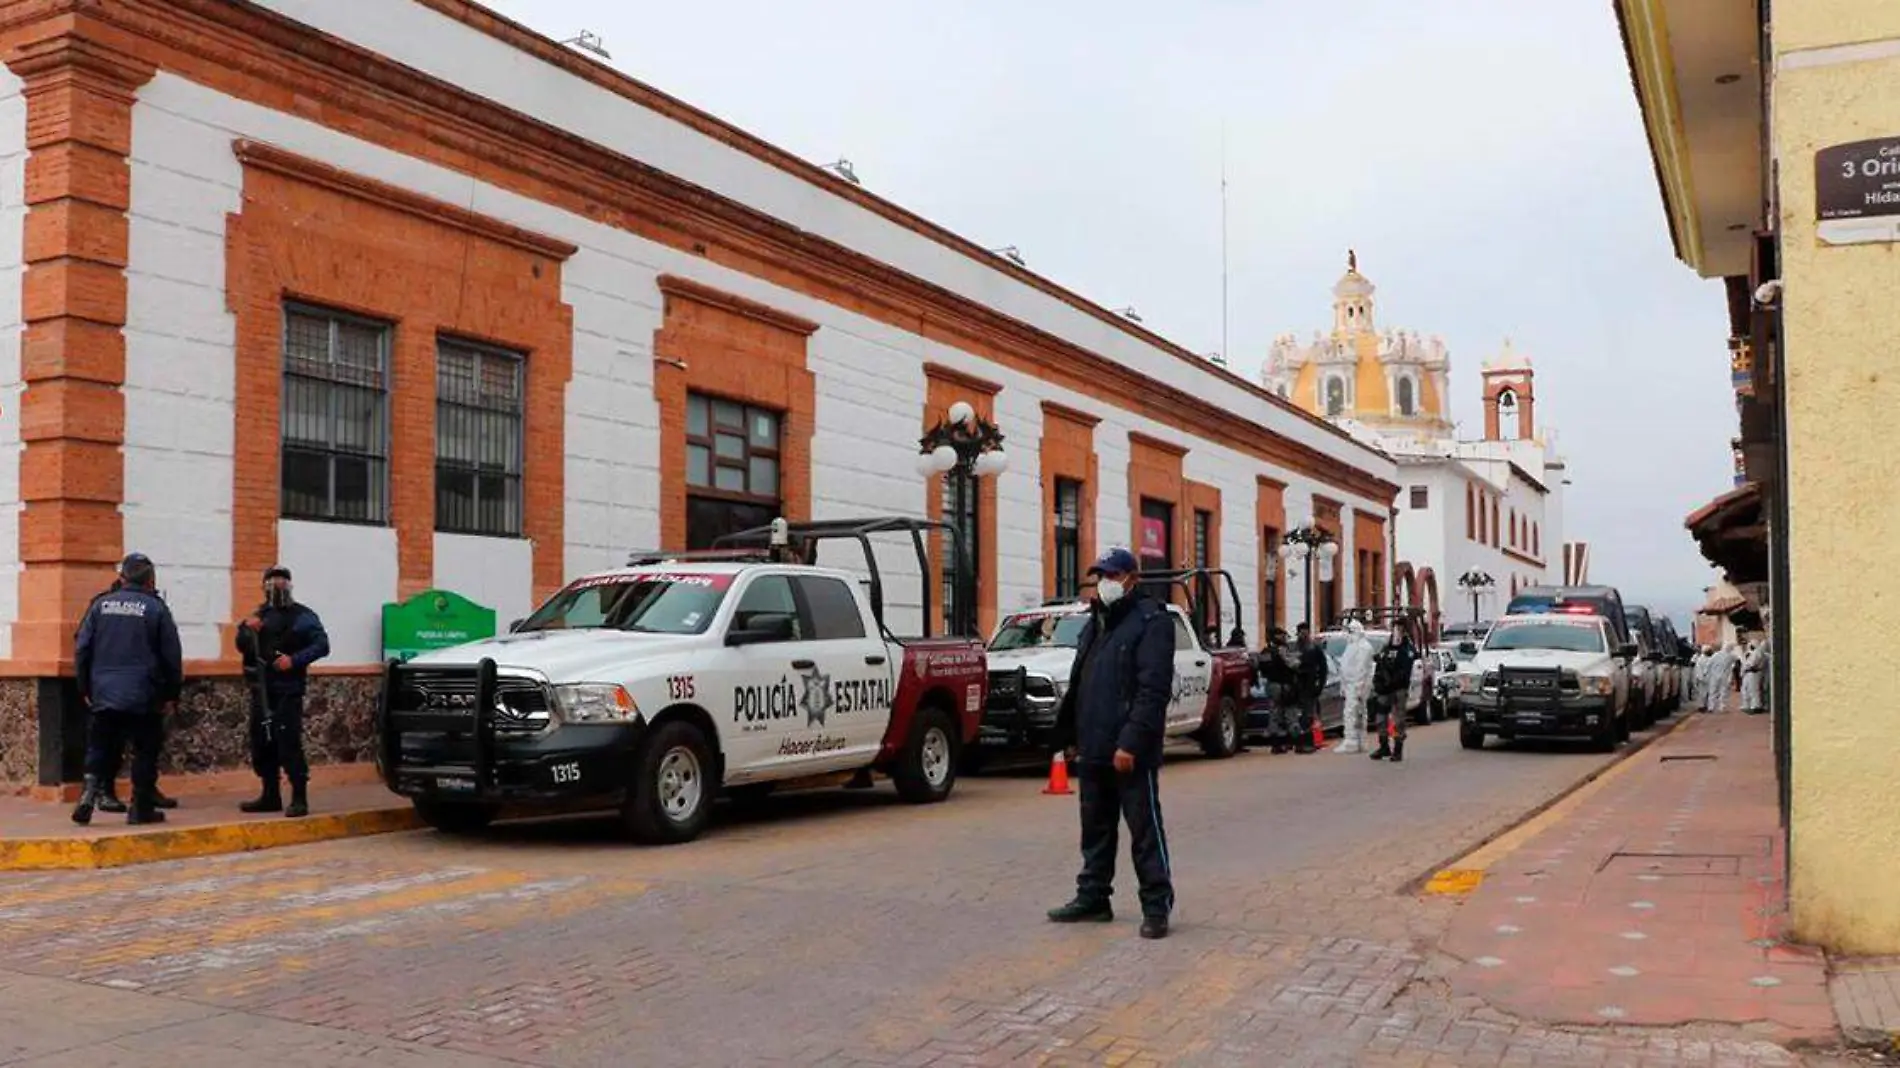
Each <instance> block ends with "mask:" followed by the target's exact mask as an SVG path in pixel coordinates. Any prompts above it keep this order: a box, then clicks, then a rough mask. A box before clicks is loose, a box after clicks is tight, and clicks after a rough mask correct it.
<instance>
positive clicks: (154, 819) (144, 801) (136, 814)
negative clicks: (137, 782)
mask: <svg viewBox="0 0 1900 1068" xmlns="http://www.w3.org/2000/svg"><path fill="white" fill-rule="evenodd" d="M125 822H127V823H130V824H140V823H164V822H165V814H164V813H163V812H160V811H159V810H158V806H157V805H156V804H154V803H153V802H152V796H151V795H150V794H140V793H134V794H133V795H132V808H131V811H129V812H127V813H126V815H125Z"/></svg>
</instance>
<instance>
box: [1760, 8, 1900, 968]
mask: <svg viewBox="0 0 1900 1068" xmlns="http://www.w3.org/2000/svg"><path fill="white" fill-rule="evenodd" d="M1775 18H1776V22H1775V27H1774V34H1775V49H1776V51H1777V53H1778V57H1779V56H1785V55H1786V54H1787V53H1788V52H1789V51H1792V50H1795V49H1811V48H1816V47H1827V46H1830V45H1835V44H1846V43H1862V42H1867V41H1869V40H1870V39H1871V38H1872V36H1873V35H1876V34H1878V35H1883V36H1885V37H1887V38H1889V39H1892V40H1894V41H1896V42H1900V0H1803V2H1801V3H1794V4H1779V5H1776V9H1775ZM1816 58H1821V57H1817V56H1816V55H1814V54H1812V53H1811V54H1809V55H1808V56H1805V57H1802V58H1801V61H1799V62H1797V63H1796V64H1795V65H1788V64H1785V63H1779V62H1778V63H1777V73H1776V75H1775V90H1774V126H1775V129H1774V132H1773V136H1774V138H1775V149H1776V156H1777V158H1778V159H1779V160H1780V197H1781V219H1780V224H1781V255H1782V278H1783V283H1784V287H1785V288H1784V292H1783V298H1782V299H1783V307H1784V328H1785V339H1786V357H1785V358H1786V368H1787V378H1786V382H1787V425H1786V427H1785V428H1784V433H1785V435H1786V441H1787V447H1788V463H1789V477H1788V487H1787V494H1788V505H1789V512H1790V516H1789V524H1788V530H1789V542H1788V551H1789V565H1790V569H1791V573H1792V575H1793V580H1792V583H1791V587H1792V588H1791V589H1790V590H1789V591H1788V597H1787V603H1786V604H1785V605H1783V606H1781V609H1780V610H1781V611H1783V612H1785V613H1787V616H1786V618H1787V621H1788V624H1789V631H1790V633H1791V642H1792V645H1793V648H1792V649H1791V650H1789V652H1790V654H1791V655H1790V657H1789V666H1790V668H1791V670H1792V673H1793V674H1792V679H1791V683H1790V692H1789V694H1788V697H1789V707H1790V709H1791V721H1792V729H1793V745H1792V759H1793V776H1792V787H1793V805H1792V811H1791V814H1790V818H1791V821H1792V825H1791V827H1790V842H1791V857H1790V860H1791V871H1790V881H1789V905H1790V908H1791V911H1792V920H1793V923H1794V933H1795V936H1796V937H1797V938H1799V939H1800V940H1801V941H1804V942H1813V943H1819V944H1822V945H1825V946H1828V947H1829V948H1831V949H1833V950H1836V951H1840V952H1847V953H1857V954H1895V953H1900V756H1896V753H1900V747H1897V745H1896V738H1897V737H1900V711H1897V710H1896V705H1897V703H1900V657H1896V656H1894V655H1893V650H1895V649H1900V604H1897V603H1896V602H1895V599H1894V597H1893V596H1892V592H1891V591H1890V590H1888V589H1887V588H1886V587H1885V584H1884V583H1879V582H1875V583H1869V582H1868V577H1869V576H1892V575H1893V574H1895V573H1896V571H1897V570H1900V540H1897V539H1896V537H1895V535H1896V532H1900V484H1896V482H1895V480H1894V477H1893V461H1892V456H1893V449H1892V444H1891V443H1892V428H1893V415H1894V413H1895V412H1896V411H1900V245H1896V244H1874V245H1854V246H1847V247H1831V246H1827V245H1822V244H1819V243H1818V242H1817V240H1816V238H1815V189H1814V155H1815V152H1816V150H1817V149H1821V148H1825V147H1827V146H1829V145H1834V144H1839V143H1842V142H1847V141H1857V140H1864V139H1867V138H1873V137H1883V136H1900V50H1894V54H1892V55H1890V56H1888V57H1887V58H1880V59H1873V60H1869V61H1863V62H1848V63H1830V64H1827V65H1807V64H1811V63H1812V62H1813V60H1815V59H1816Z"/></svg>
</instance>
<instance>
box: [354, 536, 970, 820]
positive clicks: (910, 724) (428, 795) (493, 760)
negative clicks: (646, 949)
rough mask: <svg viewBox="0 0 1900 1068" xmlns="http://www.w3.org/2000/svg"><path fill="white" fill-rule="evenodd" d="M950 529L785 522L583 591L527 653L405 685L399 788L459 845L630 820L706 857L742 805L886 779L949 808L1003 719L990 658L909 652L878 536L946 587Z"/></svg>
mask: <svg viewBox="0 0 1900 1068" xmlns="http://www.w3.org/2000/svg"><path fill="white" fill-rule="evenodd" d="M943 529H948V528H947V527H946V525H944V524H937V523H929V522H925V521H921V520H908V519H872V520H861V521H833V522H827V523H802V524H789V525H788V524H786V523H784V521H782V520H781V521H779V522H778V523H775V524H773V526H772V527H771V528H769V530H761V531H751V532H747V533H745V534H740V535H734V536H733V537H732V538H731V539H728V541H729V543H730V544H733V545H735V546H739V547H738V548H734V549H731V550H727V551H720V552H710V553H689V554H671V555H669V554H650V555H645V556H642V555H636V557H635V558H634V559H632V560H630V561H629V566H627V567H624V568H619V569H616V570H612V571H605V572H601V573H598V574H593V575H586V576H583V577H581V578H578V579H576V580H574V581H573V582H571V583H569V584H568V585H567V586H566V588H564V589H562V590H561V591H560V592H559V593H556V594H555V595H554V596H553V597H552V598H550V599H549V600H548V601H547V603H545V604H543V605H542V606H541V607H540V609H539V610H537V611H536V612H535V613H534V614H533V615H532V616H529V617H528V618H527V619H525V620H522V621H520V622H519V623H518V624H516V625H515V626H514V627H512V628H511V633H509V634H507V635H504V636H500V637H497V638H493V639H489V640H486V641H480V642H475V643H472V644H468V645H463V646H458V647H456V648H452V649H444V650H439V651H435V652H431V653H426V654H424V655H422V656H418V657H416V658H415V659H413V660H410V661H408V662H407V663H391V664H389V665H388V666H387V668H386V675H385V681H384V695H383V707H382V708H381V710H380V713H379V727H380V735H381V738H380V751H379V754H378V757H379V762H380V764H381V766H382V771H383V775H384V779H385V782H386V783H387V784H388V786H389V787H390V789H392V790H394V791H395V792H396V793H399V794H402V795H403V796H405V797H408V798H410V799H411V801H412V802H413V803H414V805H415V809H416V811H417V813H418V814H419V815H420V816H421V817H422V818H423V819H424V820H425V821H426V822H428V823H429V824H431V825H433V826H435V827H437V828H440V829H444V830H458V831H466V830H474V829H478V828H480V827H482V826H485V825H486V824H487V823H488V822H489V821H491V820H493V819H494V818H495V816H496V814H497V812H498V810H499V809H500V807H501V806H502V805H503V804H516V803H526V804H528V805H531V806H532V805H542V806H546V805H550V804H552V805H557V806H559V807H562V808H566V809H583V810H584V809H589V808H592V809H599V808H607V807H613V808H617V809H618V810H619V812H620V814H621V818H622V820H623V821H624V823H625V826H626V829H627V831H628V832H629V833H630V834H631V835H632V836H633V837H634V838H636V839H638V840H640V841H645V842H655V843H667V842H683V841H687V840H690V839H692V838H694V837H697V836H698V835H699V834H700V832H701V831H702V830H703V829H704V828H705V826H706V823H707V819H708V817H709V816H710V813H711V809H712V803H713V800H714V798H715V797H717V796H719V795H720V794H721V793H722V792H727V793H733V794H737V795H741V796H744V795H748V794H749V795H753V796H756V795H759V794H762V793H765V792H769V791H771V790H772V789H773V788H774V787H775V786H784V785H792V784H800V785H803V784H812V783H818V782H828V781H832V780H833V779H836V780H843V779H848V778H852V777H853V775H855V776H856V778H857V780H858V784H859V785H868V784H869V782H870V781H871V780H870V776H871V773H872V772H877V773H881V774H885V775H888V776H889V777H890V778H891V779H892V780H893V781H894V782H895V783H896V786H897V791H898V793H899V794H900V795H901V796H902V797H903V798H904V799H905V800H908V801H912V802H919V803H926V802H934V801H941V800H943V799H945V798H947V797H948V796H949V795H950V792H951V789H952V787H953V786H954V785H955V783H956V774H957V761H958V756H959V753H960V752H961V750H962V748H963V747H964V746H965V745H966V744H968V743H969V742H971V741H973V740H974V738H975V736H976V731H977V725H978V722H979V720H980V719H981V715H982V708H983V698H984V687H985V682H986V676H985V670H984V662H985V657H984V650H983V645H982V643H981V642H980V641H978V640H976V639H974V638H960V637H930V636H928V625H927V624H926V636H924V637H922V638H913V639H904V640H900V639H898V638H896V637H894V636H893V635H892V634H891V632H890V630H889V629H888V628H887V627H886V625H885V614H884V596H883V587H882V582H881V579H880V577H879V572H878V567H877V557H876V553H875V552H874V551H873V548H872V544H871V541H870V536H871V535H873V534H881V533H899V534H906V535H908V536H909V540H910V541H911V542H912V545H913V547H914V548H915V550H916V552H917V554H918V557H919V561H918V562H919V564H920V568H921V573H923V574H929V573H930V569H929V568H928V567H927V566H922V565H924V564H925V561H926V556H925V547H924V546H925V538H924V534H925V532H926V531H930V530H943ZM826 539H846V540H849V541H854V542H857V543H859V544H860V545H861V546H862V548H863V550H864V556H865V561H866V567H867V568H868V569H869V572H870V579H869V581H868V582H861V576H860V575H859V574H856V573H853V572H852V571H845V570H839V569H833V568H823V567H817V566H813V565H812V564H811V563H810V561H811V560H813V559H815V557H816V547H817V543H818V542H819V541H822V540H826ZM747 545H751V546H753V547H751V548H745V547H744V546H747ZM929 585H930V584H929V583H925V584H924V586H925V592H924V597H925V600H924V601H923V602H922V605H923V612H922V617H923V618H924V619H926V620H928V619H930V618H931V617H932V613H931V610H930V605H929V602H928V595H929ZM955 588H959V589H960V588H962V587H961V586H960V585H959V586H957V587H955Z"/></svg>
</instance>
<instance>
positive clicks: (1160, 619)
mask: <svg viewBox="0 0 1900 1068" xmlns="http://www.w3.org/2000/svg"><path fill="white" fill-rule="evenodd" d="M1139 569H1140V568H1139V565H1138V564H1137V563H1136V561H1135V554H1133V553H1131V552H1129V551H1128V550H1127V549H1121V548H1116V549H1110V550H1109V551H1108V552H1107V553H1104V554H1103V555H1102V558H1101V559H1100V560H1097V561H1096V562H1095V566H1093V567H1091V568H1090V569H1089V574H1090V575H1093V576H1097V581H1096V584H1095V602H1096V603H1095V606H1094V610H1093V611H1092V612H1090V614H1089V621H1088V622H1087V623H1086V624H1084V625H1083V627H1082V633H1081V634H1080V635H1078V636H1077V641H1076V654H1075V665H1074V667H1072V668H1071V669H1070V674H1069V688H1068V689H1067V690H1066V691H1064V694H1063V699H1062V705H1061V707H1060V708H1059V709H1058V710H1057V712H1056V737H1057V738H1058V739H1059V741H1060V742H1061V743H1064V744H1066V745H1067V746H1069V747H1071V748H1073V749H1074V751H1075V760H1074V764H1075V771H1076V778H1077V779H1078V781H1079V782H1080V784H1081V797H1080V801H1081V816H1082V873H1081V874H1080V875H1079V876H1077V877H1076V881H1075V888H1076V892H1075V899H1074V900H1072V901H1070V902H1069V903H1068V904H1066V905H1063V906H1062V907H1061V908H1057V909H1051V910H1050V912H1049V919H1050V920H1052V921H1054V922H1056V923H1107V922H1109V921H1110V920H1112V919H1114V918H1115V913H1114V910H1113V909H1111V908H1110V907H1109V898H1110V897H1111V896H1112V895H1113V893H1114V880H1115V855H1116V853H1117V851H1118V850H1117V843H1116V838H1117V835H1118V832H1119V830H1120V826H1121V823H1122V822H1123V821H1124V820H1125V821H1126V822H1127V823H1128V838H1129V843H1128V844H1129V852H1130V853H1131V854H1132V858H1133V860H1134V865H1135V876H1136V878H1137V879H1138V880H1140V883H1141V891H1140V899H1141V912H1142V921H1141V937H1143V938H1166V937H1167V936H1168V916H1169V914H1170V913H1171V912H1172V911H1173V909H1174V882H1173V875H1172V873H1171V872H1170V870H1169V868H1168V837H1167V833H1166V831H1165V830H1164V829H1163V827H1162V822H1161V798H1160V779H1159V778H1158V776H1157V770H1158V769H1159V768H1160V767H1161V747H1162V742H1163V729H1164V728H1165V726H1166V723H1167V713H1168V699H1169V697H1170V695H1171V694H1172V692H1173V689H1174V623H1173V621H1172V620H1171V619H1170V618H1169V616H1168V613H1167V610H1166V609H1164V608H1162V606H1161V605H1159V604H1157V603H1156V602H1155V601H1154V600H1152V599H1151V598H1149V597H1147V596H1146V595H1144V594H1143V593H1142V592H1141V591H1140V590H1139V589H1138V588H1136V587H1135V580H1136V572H1137V571H1138V570H1139Z"/></svg>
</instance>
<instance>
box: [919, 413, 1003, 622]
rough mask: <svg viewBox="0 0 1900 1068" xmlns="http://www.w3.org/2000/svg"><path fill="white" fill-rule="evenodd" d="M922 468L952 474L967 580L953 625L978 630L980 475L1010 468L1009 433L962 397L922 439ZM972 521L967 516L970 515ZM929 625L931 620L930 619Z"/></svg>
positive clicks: (960, 564) (960, 561) (960, 567)
mask: <svg viewBox="0 0 1900 1068" xmlns="http://www.w3.org/2000/svg"><path fill="white" fill-rule="evenodd" d="M917 445H918V456H917V471H918V473H919V474H921V475H923V476H924V477H925V478H935V477H936V476H938V475H942V476H943V477H944V478H946V479H948V480H949V481H948V484H947V486H948V489H949V490H950V506H951V508H952V509H953V510H954V514H953V515H952V516H946V517H945V518H948V519H950V520H951V521H952V523H953V524H954V526H955V529H956V537H957V547H956V554H955V556H954V557H953V558H952V559H953V561H954V563H955V565H956V567H957V571H958V573H959V574H960V575H961V576H962V581H961V582H960V583H958V584H957V585H958V588H957V592H956V603H955V604H954V605H952V606H948V607H949V609H950V613H951V614H950V622H949V626H950V629H951V630H953V631H955V632H956V634H958V635H960V636H964V637H968V636H971V635H974V634H975V633H976V591H977V575H976V569H977V561H978V559H979V557H978V555H977V549H978V545H977V538H978V530H977V528H978V526H979V523H978V522H977V515H976V510H977V507H978V502H979V500H980V498H979V497H978V496H977V480H978V479H981V478H991V477H994V476H996V475H1000V474H1002V473H1003V472H1004V471H1006V470H1008V469H1009V454H1007V453H1005V452H1004V451H1003V432H1002V431H1000V430H998V429H996V427H995V425H994V424H992V423H990V422H989V421H988V420H986V419H984V418H983V417H982V416H980V415H978V414H977V413H976V409H975V408H974V407H972V406H971V405H970V403H969V402H968V401H958V402H956V403H955V404H952V405H951V406H950V410H949V411H948V412H946V413H945V415H944V417H943V418H942V419H941V420H939V421H938V422H937V425H936V426H934V427H932V428H930V430H929V432H927V433H926V434H924V436H923V438H922V439H921V440H919V441H918V443H917ZM966 516H967V517H968V521H967V522H966V521H965V517H966ZM924 625H925V627H926V628H928V627H929V625H930V624H929V621H928V620H926V621H925V623H924Z"/></svg>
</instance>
